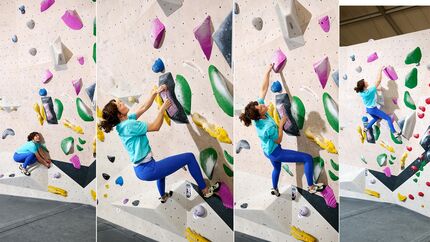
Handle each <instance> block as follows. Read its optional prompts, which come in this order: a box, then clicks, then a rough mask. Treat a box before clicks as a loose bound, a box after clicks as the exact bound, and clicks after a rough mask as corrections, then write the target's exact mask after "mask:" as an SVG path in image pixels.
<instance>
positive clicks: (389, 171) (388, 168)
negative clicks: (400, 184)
mask: <svg viewBox="0 0 430 242" xmlns="http://www.w3.org/2000/svg"><path fill="white" fill-rule="evenodd" d="M384 173H385V176H387V177H391V170H390V167H388V166H387V167H385V168H384Z"/></svg>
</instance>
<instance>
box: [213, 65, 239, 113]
mask: <svg viewBox="0 0 430 242" xmlns="http://www.w3.org/2000/svg"><path fill="white" fill-rule="evenodd" d="M208 72H209V79H210V82H211V86H212V91H213V94H214V96H215V100H216V102H217V103H218V105H219V106H220V108H221V109H222V110H223V111H224V113H226V114H227V115H228V116H230V117H233V96H232V95H231V93H230V91H229V90H228V88H227V83H226V81H225V79H224V77H223V76H222V74H221V73H220V72H219V71H218V69H217V68H216V67H215V66H214V65H210V66H209V68H208Z"/></svg>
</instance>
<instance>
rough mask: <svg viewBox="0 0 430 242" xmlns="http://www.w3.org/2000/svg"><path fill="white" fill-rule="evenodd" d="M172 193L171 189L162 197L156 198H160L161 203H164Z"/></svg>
mask: <svg viewBox="0 0 430 242" xmlns="http://www.w3.org/2000/svg"><path fill="white" fill-rule="evenodd" d="M172 194H173V192H172V191H169V192H168V193H165V194H164V195H163V196H162V197H160V198H158V199H159V200H160V202H161V203H165V202H167V199H169V197H171V196H172Z"/></svg>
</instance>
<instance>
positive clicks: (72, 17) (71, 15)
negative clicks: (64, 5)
mask: <svg viewBox="0 0 430 242" xmlns="http://www.w3.org/2000/svg"><path fill="white" fill-rule="evenodd" d="M61 19H62V20H63V22H64V23H65V24H66V25H67V26H68V27H69V28H71V29H74V30H80V29H82V27H84V25H83V24H82V20H81V18H80V17H79V15H78V12H76V10H67V11H66V12H65V13H64V14H63V16H62V17H61Z"/></svg>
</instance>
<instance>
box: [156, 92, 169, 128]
mask: <svg viewBox="0 0 430 242" xmlns="http://www.w3.org/2000/svg"><path fill="white" fill-rule="evenodd" d="M157 89H158V87H157V86H154V88H153V90H157ZM155 103H157V105H158V109H160V107H161V105H163V99H162V98H161V96H160V94H157V96H156V97H155ZM163 118H164V122H166V124H167V125H169V126H170V118H169V115H167V112H164V114H163Z"/></svg>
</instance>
